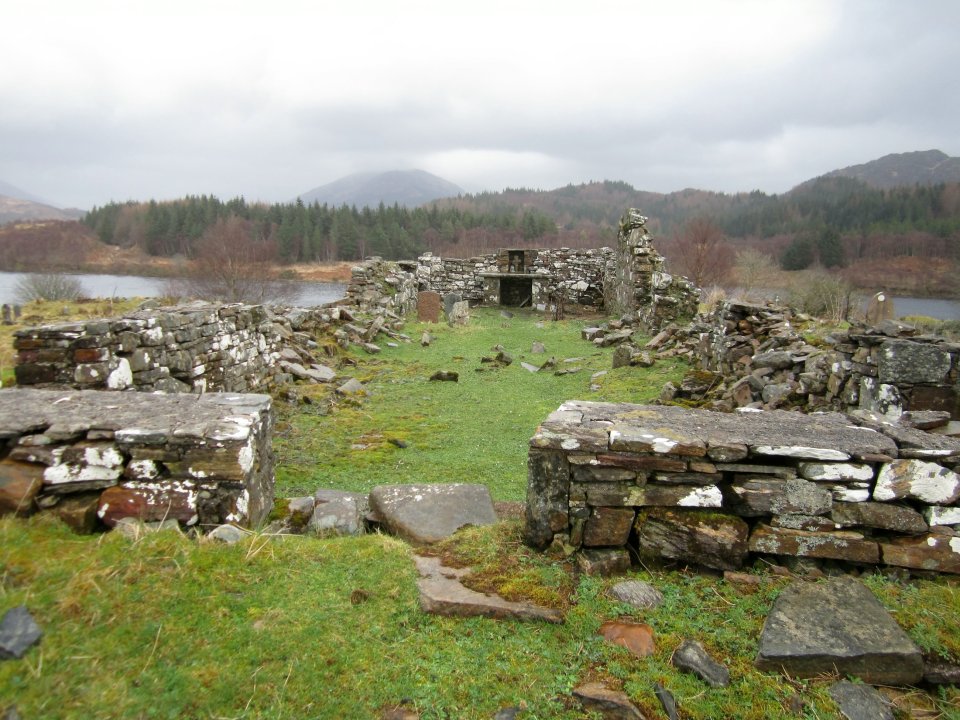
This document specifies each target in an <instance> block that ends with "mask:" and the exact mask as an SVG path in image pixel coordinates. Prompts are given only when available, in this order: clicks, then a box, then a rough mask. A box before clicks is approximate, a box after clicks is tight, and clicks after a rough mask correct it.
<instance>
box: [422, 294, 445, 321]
mask: <svg viewBox="0 0 960 720" xmlns="http://www.w3.org/2000/svg"><path fill="white" fill-rule="evenodd" d="M417 319H418V320H419V321H420V322H431V323H435V322H440V293H436V292H434V291H433V290H423V291H421V292H419V293H417Z"/></svg>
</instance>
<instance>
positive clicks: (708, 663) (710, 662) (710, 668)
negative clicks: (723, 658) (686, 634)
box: [670, 640, 730, 687]
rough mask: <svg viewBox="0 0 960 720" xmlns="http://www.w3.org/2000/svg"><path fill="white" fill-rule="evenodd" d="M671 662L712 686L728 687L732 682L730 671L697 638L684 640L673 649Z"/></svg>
mask: <svg viewBox="0 0 960 720" xmlns="http://www.w3.org/2000/svg"><path fill="white" fill-rule="evenodd" d="M670 662H671V663H672V664H673V666H674V667H675V668H677V669H678V670H682V671H683V672H688V673H691V674H693V675H696V676H697V677H698V678H700V679H701V680H703V681H704V682H705V683H707V685H709V686H710V687H726V686H727V685H729V684H730V671H729V670H727V668H725V667H724V666H723V665H721V664H720V663H718V662H717V661H716V660H714V659H713V658H712V657H711V656H710V653H708V652H707V651H706V649H705V648H704V647H703V645H702V644H701V643H699V642H697V641H696V640H684V641H683V642H682V643H681V644H680V647H678V648H677V649H676V650H674V651H673V656H672V657H671V658H670Z"/></svg>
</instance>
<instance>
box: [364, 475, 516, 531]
mask: <svg viewBox="0 0 960 720" xmlns="http://www.w3.org/2000/svg"><path fill="white" fill-rule="evenodd" d="M370 509H371V510H372V511H373V512H374V513H375V514H376V515H377V516H379V517H380V519H381V522H382V524H383V526H384V528H385V529H386V530H388V531H389V532H390V533H392V534H394V535H397V536H398V537H402V538H404V539H406V540H409V541H410V542H413V543H419V544H428V543H433V542H437V541H439V540H443V539H444V538H446V537H449V536H450V535H452V534H453V533H455V532H456V531H457V530H459V529H460V528H462V527H464V526H465V525H492V524H494V523H495V522H497V513H496V511H495V510H494V507H493V500H492V499H491V498H490V491H489V490H488V489H487V487H486V485H471V484H466V483H455V484H450V485H379V486H377V487H375V488H374V489H373V491H372V492H371V493H370Z"/></svg>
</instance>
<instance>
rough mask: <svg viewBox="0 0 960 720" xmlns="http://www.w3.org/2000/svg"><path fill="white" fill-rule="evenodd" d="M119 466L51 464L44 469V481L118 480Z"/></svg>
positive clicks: (47, 483)
mask: <svg viewBox="0 0 960 720" xmlns="http://www.w3.org/2000/svg"><path fill="white" fill-rule="evenodd" d="M120 473H121V468H119V467H112V468H108V467H97V466H95V465H94V466H90V465H75V464H73V463H63V464H62V465H51V466H50V467H48V468H45V469H44V471H43V482H44V484H46V485H63V484H66V483H75V482H93V481H105V480H116V479H117V478H119V477H120Z"/></svg>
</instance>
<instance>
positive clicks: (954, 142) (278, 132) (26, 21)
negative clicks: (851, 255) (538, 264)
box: [0, 0, 960, 208]
mask: <svg viewBox="0 0 960 720" xmlns="http://www.w3.org/2000/svg"><path fill="white" fill-rule="evenodd" d="M458 6H462V7H465V8H469V9H466V10H462V11H461V10H457V9H455V8H456V7H458ZM348 8H349V9H348ZM0 16H2V17H3V26H4V32H3V40H2V42H0V181H6V182H7V183H11V184H13V185H16V186H18V187H20V188H22V189H24V190H27V191H29V192H32V193H33V194H35V195H39V196H42V197H43V198H46V199H49V200H50V201H52V202H54V203H56V204H60V205H67V206H76V207H82V208H88V207H90V206H92V205H94V204H103V203H105V202H108V201H110V200H127V199H136V200H143V199H149V198H157V199H169V198H175V197H181V196H183V195H187V194H201V193H207V194H211V193H212V194H215V195H217V196H218V197H221V198H223V199H228V198H231V197H234V196H236V195H243V196H244V197H246V198H247V199H248V200H266V201H277V200H280V201H286V200H289V199H291V198H293V197H295V196H296V195H298V194H301V193H305V192H306V191H308V190H310V189H311V188H313V187H316V186H318V185H322V184H325V183H328V182H330V181H332V180H335V179H336V178H338V177H340V176H342V175H346V174H349V173H353V172H361V171H378V170H390V169H409V168H422V169H424V170H427V171H429V172H433V173H436V174H438V175H440V176H442V177H444V178H446V179H448V180H450V181H452V182H454V183H457V184H458V185H460V186H462V187H463V188H465V189H466V190H468V191H479V190H500V189H503V188H504V187H535V188H542V189H552V188H555V187H560V186H563V185H566V184H567V183H580V182H586V181H589V180H603V179H609V180H625V181H627V182H629V183H631V184H632V185H634V186H635V187H637V188H638V189H642V190H654V191H660V192H670V191H673V190H679V189H683V188H686V187H697V188H703V189H708V190H718V191H724V192H736V191H749V190H753V189H760V190H764V191H767V192H783V191H786V190H789V189H790V188H791V187H793V186H794V185H796V184H797V183H799V182H802V181H803V180H806V179H808V178H810V177H814V176H816V175H820V174H822V173H824V172H828V171H830V170H832V169H835V168H838V167H844V166H847V165H853V164H858V163H861V162H866V161H868V160H872V159H875V158H877V157H880V156H882V155H886V154H888V153H892V152H906V151H911V150H929V149H932V148H938V149H940V150H943V151H944V152H946V153H948V154H949V155H960V122H958V118H960V72H958V68H960V41H958V33H960V2H957V0H923V1H920V0H917V1H916V2H906V1H905V0H889V1H887V0H863V1H861V2H842V1H841V0H825V1H820V0H797V1H796V2H792V1H789V2H777V1H776V0H757V1H756V2H753V1H747V0H743V1H733V0H730V1H728V2H720V1H718V0H714V1H711V2H707V1H703V2H694V1H689V2H685V1H681V0H670V1H669V2H667V1H666V0H659V1H658V2H644V1H642V0H625V1H623V2H612V1H607V0H589V2H587V1H584V0H579V1H578V2H576V3H570V4H569V5H566V4H564V3H562V2H559V0H550V1H549V2H525V1H524V0H511V1H509V2H499V1H494V0H482V1H480V2H470V3H459V2H456V1H455V0H440V1H438V2H421V1H419V0H403V2H367V1H365V0H350V2H347V1H346V0H343V1H342V2H338V3H328V2H323V1H322V0H309V1H305V2H293V1H291V0H259V1H258V2H247V1H246V0H229V1H224V2H209V1H207V0H186V1H181V0H163V1H162V2H159V1H157V0H150V2H141V1H140V0H116V1H108V0H83V2H77V1H76V0H62V1H59V2H58V1H48V0H3V4H2V11H0Z"/></svg>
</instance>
